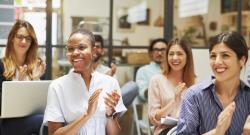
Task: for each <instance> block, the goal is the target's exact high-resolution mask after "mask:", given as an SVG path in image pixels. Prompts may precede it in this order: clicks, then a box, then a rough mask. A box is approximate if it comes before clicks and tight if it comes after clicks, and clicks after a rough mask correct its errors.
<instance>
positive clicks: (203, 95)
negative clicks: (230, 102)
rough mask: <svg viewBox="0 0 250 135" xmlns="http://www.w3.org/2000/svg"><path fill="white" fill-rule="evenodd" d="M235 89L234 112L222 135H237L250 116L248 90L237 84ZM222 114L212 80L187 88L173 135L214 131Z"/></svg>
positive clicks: (249, 95)
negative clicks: (174, 134)
mask: <svg viewBox="0 0 250 135" xmlns="http://www.w3.org/2000/svg"><path fill="white" fill-rule="evenodd" d="M239 89H240V90H239V92H238V93H237V95H236V97H235V99H234V101H235V103H236V110H235V112H234V114H233V118H232V122H231V125H230V127H229V129H228V130H227V132H226V134H225V135H240V134H241V133H242V131H243V126H244V124H245V121H246V118H247V116H248V115H249V114H250V88H249V87H248V86H247V85H246V84H245V83H244V82H243V81H241V82H240V87H239ZM222 110H223V107H222V105H221V103H220V101H219V98H218V96H216V94H215V85H214V83H213V77H211V78H210V79H208V80H205V81H203V82H200V83H199V84H196V85H194V86H192V87H190V88H189V89H188V91H187V93H186V95H185V97H184V99H183V103H182V106H181V112H180V116H179V121H178V125H177V135H198V134H204V133H206V132H208V131H210V130H212V129H214V128H215V127H216V123H217V118H218V116H219V114H220V113H221V112H222Z"/></svg>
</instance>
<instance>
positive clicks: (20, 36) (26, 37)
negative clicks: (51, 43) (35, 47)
mask: <svg viewBox="0 0 250 135" xmlns="http://www.w3.org/2000/svg"><path fill="white" fill-rule="evenodd" d="M15 37H16V38H17V39H18V40H20V41H23V39H25V40H26V42H28V43H31V41H32V38H31V36H24V35H22V34H16V35H15Z"/></svg>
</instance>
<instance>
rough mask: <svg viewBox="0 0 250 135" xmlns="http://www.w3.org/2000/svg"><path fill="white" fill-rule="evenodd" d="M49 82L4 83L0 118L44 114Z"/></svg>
mask: <svg viewBox="0 0 250 135" xmlns="http://www.w3.org/2000/svg"><path fill="white" fill-rule="evenodd" d="M50 83H51V81H4V82H3V84H2V105H1V115H0V118H16V117H24V116H28V115H31V114H38V113H44V110H45V107H46V103H47V93H48V87H49V85H50Z"/></svg>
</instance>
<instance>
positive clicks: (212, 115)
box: [177, 32, 250, 135]
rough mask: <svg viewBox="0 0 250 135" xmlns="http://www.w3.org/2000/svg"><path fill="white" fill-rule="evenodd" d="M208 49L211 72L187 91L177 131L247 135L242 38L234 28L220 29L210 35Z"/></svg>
mask: <svg viewBox="0 0 250 135" xmlns="http://www.w3.org/2000/svg"><path fill="white" fill-rule="evenodd" d="M209 53H210V66H211V68H212V70H213V73H214V76H212V77H211V78H209V79H208V80H205V81H203V82H200V83H199V84H197V85H195V86H193V87H191V88H190V89H189V90H188V91H187V93H186V95H185V98H184V99H183V104H182V108H181V112H180V118H179V123H178V126H177V134H216V135H224V134H232V135H240V134H242V133H243V134H244V135H247V134H245V133H244V132H249V131H250V129H249V126H247V125H249V124H250V122H249V121H246V119H247V117H248V116H249V114H250V105H249V103H248V102H246V101H250V87H248V86H247V85H246V84H245V83H244V82H243V81H241V80H240V71H241V70H242V68H243V67H244V66H245V64H246V62H247V59H248V49H247V44H246V42H245V39H244V38H243V36H242V35H241V34H239V33H236V32H225V33H221V34H219V35H216V36H214V37H213V38H212V40H211V43H210V48H209ZM190 123H192V124H190ZM244 125H245V126H244ZM243 127H244V128H243ZM243 131H244V132H243Z"/></svg>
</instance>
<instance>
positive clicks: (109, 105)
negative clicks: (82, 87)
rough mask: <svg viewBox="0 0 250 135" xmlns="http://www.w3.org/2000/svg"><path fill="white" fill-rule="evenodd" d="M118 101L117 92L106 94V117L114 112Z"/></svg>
mask: <svg viewBox="0 0 250 135" xmlns="http://www.w3.org/2000/svg"><path fill="white" fill-rule="evenodd" d="M119 99H120V95H119V94H118V92H117V90H113V91H112V92H111V93H107V97H104V102H105V105H106V115H107V116H111V115H112V114H113V113H114V112H115V107H116V105H117V104H118V101H119Z"/></svg>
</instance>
